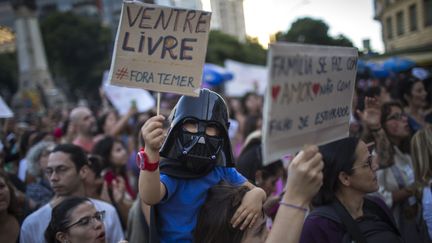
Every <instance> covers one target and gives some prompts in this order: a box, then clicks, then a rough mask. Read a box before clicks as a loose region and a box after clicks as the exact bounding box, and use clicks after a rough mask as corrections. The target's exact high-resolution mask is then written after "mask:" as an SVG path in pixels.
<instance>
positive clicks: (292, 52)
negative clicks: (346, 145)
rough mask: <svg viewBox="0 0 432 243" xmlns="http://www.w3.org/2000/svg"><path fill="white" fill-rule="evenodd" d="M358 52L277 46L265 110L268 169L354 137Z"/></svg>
mask: <svg viewBox="0 0 432 243" xmlns="http://www.w3.org/2000/svg"><path fill="white" fill-rule="evenodd" d="M356 64H357V49H355V48H347V47H330V46H314V45H300V44H290V43H276V44H271V45H270V47H269V54H268V69H269V73H268V75H269V85H268V86H267V87H268V88H267V92H266V97H265V105H264V123H263V160H264V163H265V164H268V163H270V162H272V161H275V160H277V159H280V158H282V157H283V156H284V155H286V154H289V153H290V154H293V153H295V152H297V151H299V150H300V149H301V148H302V147H303V146H304V145H305V144H317V145H319V144H324V143H327V142H331V141H334V140H337V139H341V138H344V137H347V136H348V130H349V118H350V114H351V101H352V97H353V94H354V86H355V77H356V66H357V65H356Z"/></svg>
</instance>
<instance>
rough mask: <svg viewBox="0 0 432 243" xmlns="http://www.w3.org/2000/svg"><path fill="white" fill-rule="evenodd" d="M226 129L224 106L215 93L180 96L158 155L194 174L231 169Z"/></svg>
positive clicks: (230, 154)
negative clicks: (217, 168)
mask: <svg viewBox="0 0 432 243" xmlns="http://www.w3.org/2000/svg"><path fill="white" fill-rule="evenodd" d="M228 127H229V122H228V110H227V106H226V104H225V102H224V100H223V99H222V97H220V96H219V95H218V94H217V93H215V92H213V91H210V90H208V89H202V90H201V91H200V96H199V97H189V96H182V97H181V98H180V100H179V101H178V103H177V105H176V107H175V110H174V112H173V116H172V122H171V128H170V130H169V132H168V136H167V139H166V140H165V142H164V144H163V145H162V148H161V151H160V154H161V156H163V157H166V158H169V159H172V160H176V161H179V162H180V163H182V164H183V165H184V166H185V167H186V168H187V169H188V170H190V171H191V172H196V173H203V172H207V171H210V170H211V169H213V167H214V166H215V165H219V166H226V167H233V166H234V161H233V155H232V151H231V144H230V141H229V137H228Z"/></svg>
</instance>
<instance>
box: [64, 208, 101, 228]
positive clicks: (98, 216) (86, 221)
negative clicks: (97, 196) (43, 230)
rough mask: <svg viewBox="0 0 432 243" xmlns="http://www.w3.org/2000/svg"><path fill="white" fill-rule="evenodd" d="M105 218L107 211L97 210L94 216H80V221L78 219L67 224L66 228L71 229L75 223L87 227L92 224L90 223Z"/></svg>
mask: <svg viewBox="0 0 432 243" xmlns="http://www.w3.org/2000/svg"><path fill="white" fill-rule="evenodd" d="M104 218H105V211H99V212H96V213H95V214H94V215H93V216H87V217H83V218H80V219H79V220H78V221H76V222H75V223H73V224H71V225H69V226H67V227H66V228H65V230H66V229H70V228H72V227H73V226H75V225H78V226H79V227H87V226H89V225H90V223H92V222H93V223H95V222H102V221H103V220H104Z"/></svg>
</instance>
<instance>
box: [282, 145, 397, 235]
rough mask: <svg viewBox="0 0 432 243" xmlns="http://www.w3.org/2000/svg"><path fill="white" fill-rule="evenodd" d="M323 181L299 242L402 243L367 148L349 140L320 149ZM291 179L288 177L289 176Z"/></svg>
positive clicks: (374, 164)
mask: <svg viewBox="0 0 432 243" xmlns="http://www.w3.org/2000/svg"><path fill="white" fill-rule="evenodd" d="M319 151H320V153H321V154H322V158H323V161H324V172H323V173H324V179H323V185H322V186H321V188H320V190H319V192H318V194H317V195H316V196H315V197H314V199H313V201H312V205H313V206H314V209H313V210H312V212H311V213H310V214H309V215H308V216H307V218H306V221H305V224H304V227H303V231H302V233H301V240H300V242H302V243H306V242H320V243H325V242H329V243H330V242H331V243H334V242H352V241H356V242H366V241H367V242H403V241H402V238H401V237H400V233H399V231H398V229H397V227H396V224H395V223H394V220H393V217H392V215H391V213H390V211H389V209H388V208H387V207H386V206H385V204H384V202H382V201H381V200H380V199H379V198H375V197H366V194H368V193H371V192H375V191H377V190H378V183H377V179H376V174H375V172H376V170H377V169H378V165H377V164H376V163H375V162H374V161H373V158H372V156H371V155H370V153H369V151H368V147H367V146H366V144H365V143H364V142H363V141H359V140H358V139H357V138H353V137H348V138H344V139H341V140H337V141H335V142H332V143H328V144H326V145H323V146H320V147H319ZM288 179H289V175H288Z"/></svg>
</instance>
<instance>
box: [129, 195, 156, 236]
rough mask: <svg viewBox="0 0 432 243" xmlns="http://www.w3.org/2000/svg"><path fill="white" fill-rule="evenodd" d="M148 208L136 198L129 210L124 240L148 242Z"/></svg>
mask: <svg viewBox="0 0 432 243" xmlns="http://www.w3.org/2000/svg"><path fill="white" fill-rule="evenodd" d="M150 214H151V213H150V206H149V205H146V204H144V203H143V202H141V199H140V198H137V199H136V200H135V201H134V203H133V204H132V207H131V208H130V210H129V215H128V223H127V227H126V233H125V234H126V239H128V240H129V242H140V243H148V242H150V228H149V224H150Z"/></svg>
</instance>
